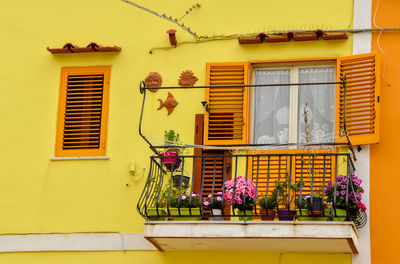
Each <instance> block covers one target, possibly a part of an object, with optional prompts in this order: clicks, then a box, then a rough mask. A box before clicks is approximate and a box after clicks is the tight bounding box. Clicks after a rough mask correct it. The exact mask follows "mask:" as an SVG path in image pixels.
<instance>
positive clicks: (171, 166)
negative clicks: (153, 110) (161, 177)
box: [161, 129, 184, 171]
mask: <svg viewBox="0 0 400 264" xmlns="http://www.w3.org/2000/svg"><path fill="white" fill-rule="evenodd" d="M180 144H182V142H181V139H180V135H179V133H176V132H175V131H174V130H172V129H170V130H168V131H167V130H165V131H164V145H165V146H176V145H180ZM183 150H184V148H183V147H170V148H167V149H166V151H164V152H163V153H162V154H161V155H162V156H163V164H164V165H165V167H167V168H168V170H170V171H174V170H176V169H178V168H179V166H180V165H181V159H180V158H178V157H177V156H179V155H181V154H182V153H183Z"/></svg>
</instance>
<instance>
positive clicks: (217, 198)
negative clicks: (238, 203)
mask: <svg viewBox="0 0 400 264" xmlns="http://www.w3.org/2000/svg"><path fill="white" fill-rule="evenodd" d="M211 196H212V195H211V194H209V195H208V197H207V198H205V199H204V201H203V206H204V207H205V208H206V209H221V210H222V209H224V207H225V204H224V199H223V198H222V192H218V193H217V195H213V196H212V197H211Z"/></svg>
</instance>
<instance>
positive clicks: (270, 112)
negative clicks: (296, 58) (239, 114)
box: [253, 69, 290, 144]
mask: <svg viewBox="0 0 400 264" xmlns="http://www.w3.org/2000/svg"><path fill="white" fill-rule="evenodd" d="M254 77H255V78H254V82H255V84H275V83H276V84H278V83H289V82H290V70H289V69H275V70H256V71H255V72H254ZM253 91H254V130H253V131H254V132H253V133H254V134H253V139H254V140H253V142H254V143H257V144H276V143H280V144H283V143H288V142H289V102H290V96H289V95H290V88H289V86H272V87H255V88H254V90H253Z"/></svg>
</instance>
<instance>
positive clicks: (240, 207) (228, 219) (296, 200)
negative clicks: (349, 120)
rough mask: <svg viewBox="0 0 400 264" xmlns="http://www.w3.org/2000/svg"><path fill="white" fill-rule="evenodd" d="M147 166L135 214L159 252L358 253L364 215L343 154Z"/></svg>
mask: <svg viewBox="0 0 400 264" xmlns="http://www.w3.org/2000/svg"><path fill="white" fill-rule="evenodd" d="M288 152H289V151H288ZM150 162H151V165H150V171H149V175H148V178H147V182H146V184H145V188H144V190H143V192H142V195H141V197H140V199H139V202H138V205H137V209H138V212H139V213H140V214H141V215H142V216H143V217H144V218H145V219H146V220H147V222H145V237H146V238H147V239H148V240H149V241H150V242H152V243H153V244H154V245H155V246H156V247H157V248H159V249H160V250H218V249H219V248H220V250H224V249H225V250H226V248H227V245H228V246H229V248H230V249H232V250H246V251H248V250H250V251H251V250H258V251H259V250H266V251H288V252H332V253H358V234H357V230H356V227H358V228H360V227H362V226H363V225H365V223H366V214H365V213H364V212H363V210H362V208H361V207H360V206H358V205H359V203H358V200H357V199H358V198H359V196H358V194H357V193H359V192H360V188H361V187H360V186H359V184H358V181H357V178H356V176H354V175H353V171H354V165H353V162H352V159H351V155H350V154H347V153H335V152H334V151H333V149H331V150H320V151H318V153H307V151H304V150H299V151H295V150H291V151H290V152H289V153H285V154H267V153H251V152H250V151H247V152H246V153H237V154H221V152H218V151H214V152H213V151H209V152H207V154H203V155H182V156H172V157H171V156H161V155H155V156H152V157H151V158H150ZM240 184H241V185H240ZM354 201H355V202H354ZM355 205H357V206H355ZM216 208H222V209H223V210H221V211H219V212H218V211H217V210H213V209H216ZM263 208H265V209H266V210H262V209H263ZM242 242H243V243H242Z"/></svg>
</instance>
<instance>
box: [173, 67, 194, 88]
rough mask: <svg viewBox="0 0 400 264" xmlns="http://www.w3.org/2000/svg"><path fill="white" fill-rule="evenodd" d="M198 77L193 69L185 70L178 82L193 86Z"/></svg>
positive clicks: (182, 84) (181, 84)
mask: <svg viewBox="0 0 400 264" xmlns="http://www.w3.org/2000/svg"><path fill="white" fill-rule="evenodd" d="M197 80H198V79H197V77H196V76H194V73H193V72H192V71H189V70H188V71H183V72H182V73H181V76H180V77H179V80H178V83H179V85H180V86H193V85H194V84H195V83H196V82H197Z"/></svg>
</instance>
